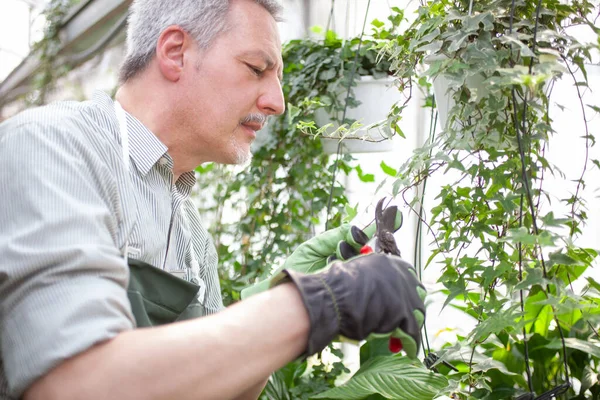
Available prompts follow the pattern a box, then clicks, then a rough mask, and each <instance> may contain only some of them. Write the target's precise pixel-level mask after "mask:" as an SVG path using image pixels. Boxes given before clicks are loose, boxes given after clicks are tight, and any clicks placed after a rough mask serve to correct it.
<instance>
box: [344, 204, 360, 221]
mask: <svg viewBox="0 0 600 400" xmlns="http://www.w3.org/2000/svg"><path fill="white" fill-rule="evenodd" d="M344 211H346V216H345V217H344V222H350V221H352V220H353V219H354V217H356V215H357V214H358V203H356V205H355V206H354V207H351V206H350V204H346V205H345V206H344Z"/></svg>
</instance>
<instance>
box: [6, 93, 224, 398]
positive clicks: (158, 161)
mask: <svg viewBox="0 0 600 400" xmlns="http://www.w3.org/2000/svg"><path fill="white" fill-rule="evenodd" d="M127 126H128V132H129V135H128V136H129V148H130V165H131V167H130V168H129V172H126V169H125V164H124V162H123V158H122V157H123V156H122V148H121V138H120V134H119V126H118V122H117V117H116V114H115V110H114V103H113V101H112V100H111V98H110V97H109V96H108V95H106V94H104V93H101V92H97V93H96V94H95V95H94V97H93V99H92V100H91V101H87V102H60V103H55V104H52V105H48V106H45V107H41V108H36V109H31V110H27V111H25V112H23V113H21V114H19V115H17V116H15V117H13V118H11V119H9V120H7V121H5V122H4V123H2V124H0V188H1V190H2V199H3V205H2V207H0V227H1V230H0V305H1V308H0V344H1V347H0V356H1V357H0V400H4V399H13V398H18V397H19V396H20V395H22V393H23V391H24V390H25V389H26V388H27V387H28V386H29V385H31V384H32V383H33V382H34V381H35V380H36V379H37V378H39V377H41V376H43V375H44V374H45V373H47V372H48V371H49V370H50V369H51V368H53V367H54V366H56V365H57V364H59V363H61V362H62V361H63V360H65V359H67V358H69V357H72V356H73V355H76V354H78V353H80V352H82V351H85V350H86V349H88V348H90V347H91V346H93V345H94V344H96V343H99V342H101V341H104V340H106V339H110V338H112V337H114V336H116V335H117V334H118V333H119V332H122V331H124V330H128V329H133V328H134V324H135V322H134V319H133V316H132V314H131V306H130V304H129V301H128V298H127V292H126V288H127V284H128V277H129V275H128V268H127V264H126V261H125V259H124V252H125V249H126V248H127V249H128V256H129V257H132V258H137V259H139V260H141V261H144V262H147V263H149V264H151V265H154V266H157V267H160V268H163V269H165V270H167V271H170V272H172V273H173V274H175V275H177V276H180V277H182V278H185V279H187V280H189V281H192V282H194V283H196V284H198V285H200V287H201V290H200V292H199V300H200V302H201V303H202V304H203V305H204V307H205V313H206V314H210V313H214V312H217V311H219V310H220V309H221V308H223V303H222V299H221V294H220V287H219V278H218V274H217V254H216V250H215V248H214V245H213V243H212V240H211V238H210V236H209V234H208V232H207V231H206V229H205V228H204V227H203V226H202V223H201V219H200V216H199V215H198V212H197V209H196V207H195V206H194V204H193V202H192V200H191V199H190V198H189V196H190V192H191V190H192V187H193V186H194V184H195V183H196V179H195V175H194V173H193V172H188V173H185V174H183V175H181V176H180V178H179V179H178V180H177V182H176V183H174V184H173V183H172V181H173V174H172V167H173V160H172V159H171V157H170V156H169V155H168V154H167V148H166V147H165V145H164V144H162V143H161V142H160V141H159V140H158V138H157V137H156V136H155V135H154V134H153V133H152V132H151V131H149V130H148V129H147V128H146V127H145V126H144V125H143V124H142V123H141V122H140V121H139V120H137V119H136V118H135V117H133V116H132V115H129V114H127Z"/></svg>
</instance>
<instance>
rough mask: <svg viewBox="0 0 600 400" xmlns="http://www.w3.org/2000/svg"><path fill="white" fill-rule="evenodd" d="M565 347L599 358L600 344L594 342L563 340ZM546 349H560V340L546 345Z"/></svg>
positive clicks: (572, 339)
mask: <svg viewBox="0 0 600 400" xmlns="http://www.w3.org/2000/svg"><path fill="white" fill-rule="evenodd" d="M565 345H566V346H567V348H569V349H575V350H581V351H583V352H584V353H588V354H591V355H593V356H594V357H596V358H600V342H598V341H596V340H589V341H585V340H581V339H577V338H565ZM546 347H547V348H549V349H562V342H561V340H560V339H555V340H553V341H552V342H550V343H548V344H547V345H546Z"/></svg>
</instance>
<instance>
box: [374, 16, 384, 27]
mask: <svg viewBox="0 0 600 400" xmlns="http://www.w3.org/2000/svg"><path fill="white" fill-rule="evenodd" d="M371 25H373V26H374V27H376V28H381V27H382V26H383V25H385V24H384V23H383V22H381V21H380V20H378V19H377V18H375V19H374V20H373V21H371Z"/></svg>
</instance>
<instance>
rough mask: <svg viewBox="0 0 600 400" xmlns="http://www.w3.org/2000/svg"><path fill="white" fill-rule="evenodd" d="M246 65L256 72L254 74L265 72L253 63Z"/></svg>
mask: <svg viewBox="0 0 600 400" xmlns="http://www.w3.org/2000/svg"><path fill="white" fill-rule="evenodd" d="M246 65H247V66H248V68H250V70H251V71H252V72H253V73H254V75H256V76H261V75H262V73H263V70H262V69H260V68H258V67H255V66H253V65H250V64H246Z"/></svg>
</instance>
